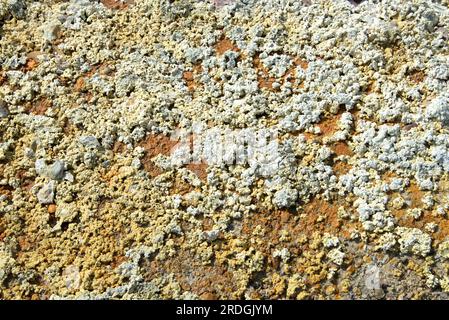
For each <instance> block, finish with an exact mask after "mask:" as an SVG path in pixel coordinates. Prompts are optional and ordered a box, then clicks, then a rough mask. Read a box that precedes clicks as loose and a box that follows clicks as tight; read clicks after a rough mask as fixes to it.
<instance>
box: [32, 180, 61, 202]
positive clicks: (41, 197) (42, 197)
mask: <svg viewBox="0 0 449 320" xmlns="http://www.w3.org/2000/svg"><path fill="white" fill-rule="evenodd" d="M55 191H56V183H55V182H54V181H50V182H48V183H46V184H45V185H44V186H43V187H42V188H40V189H39V191H38V192H37V194H36V197H37V200H38V201H39V203H41V204H51V203H53V202H54V200H55Z"/></svg>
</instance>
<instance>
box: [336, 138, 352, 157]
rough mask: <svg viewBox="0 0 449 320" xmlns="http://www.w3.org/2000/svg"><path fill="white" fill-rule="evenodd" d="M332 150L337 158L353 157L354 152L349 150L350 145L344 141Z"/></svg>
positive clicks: (337, 143) (339, 142)
mask: <svg viewBox="0 0 449 320" xmlns="http://www.w3.org/2000/svg"><path fill="white" fill-rule="evenodd" d="M332 150H333V151H334V152H335V154H336V155H337V156H351V155H352V150H351V148H349V146H348V144H347V143H346V142H343V141H338V142H336V143H334V144H333V146H332Z"/></svg>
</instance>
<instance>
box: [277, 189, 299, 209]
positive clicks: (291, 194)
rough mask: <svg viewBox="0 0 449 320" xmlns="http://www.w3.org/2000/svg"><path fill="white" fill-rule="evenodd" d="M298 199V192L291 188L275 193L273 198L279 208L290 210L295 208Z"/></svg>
mask: <svg viewBox="0 0 449 320" xmlns="http://www.w3.org/2000/svg"><path fill="white" fill-rule="evenodd" d="M297 199H298V191H297V190H296V189H292V188H291V187H289V186H285V187H283V188H282V189H280V190H278V191H276V192H275V194H274V197H273V204H274V205H275V206H277V207H278V208H289V207H291V206H293V205H294V204H295V202H296V200H297Z"/></svg>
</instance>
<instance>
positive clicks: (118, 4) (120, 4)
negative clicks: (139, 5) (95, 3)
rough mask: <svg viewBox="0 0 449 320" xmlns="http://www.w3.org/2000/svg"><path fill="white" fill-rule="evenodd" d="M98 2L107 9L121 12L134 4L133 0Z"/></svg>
mask: <svg viewBox="0 0 449 320" xmlns="http://www.w3.org/2000/svg"><path fill="white" fill-rule="evenodd" d="M100 2H101V3H102V4H103V5H104V6H105V7H106V8H109V9H114V10H123V9H127V8H128V7H129V6H130V5H133V4H134V3H135V1H134V0H125V1H121V0H100Z"/></svg>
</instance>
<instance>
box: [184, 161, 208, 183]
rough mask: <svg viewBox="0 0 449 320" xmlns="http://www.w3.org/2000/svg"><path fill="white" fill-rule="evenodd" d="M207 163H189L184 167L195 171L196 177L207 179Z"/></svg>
mask: <svg viewBox="0 0 449 320" xmlns="http://www.w3.org/2000/svg"><path fill="white" fill-rule="evenodd" d="M207 167H208V166H207V164H205V163H189V164H188V165H187V166H186V168H187V169H189V170H190V171H192V172H193V173H195V174H196V175H197V176H198V178H200V179H201V180H203V181H206V179H207Z"/></svg>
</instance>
